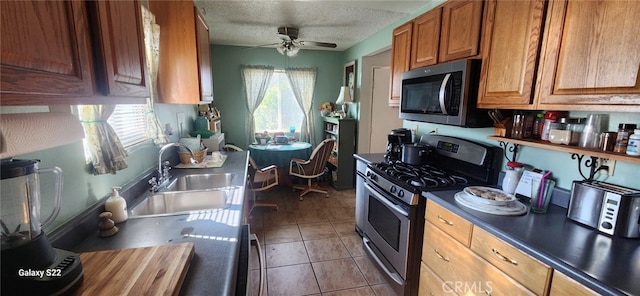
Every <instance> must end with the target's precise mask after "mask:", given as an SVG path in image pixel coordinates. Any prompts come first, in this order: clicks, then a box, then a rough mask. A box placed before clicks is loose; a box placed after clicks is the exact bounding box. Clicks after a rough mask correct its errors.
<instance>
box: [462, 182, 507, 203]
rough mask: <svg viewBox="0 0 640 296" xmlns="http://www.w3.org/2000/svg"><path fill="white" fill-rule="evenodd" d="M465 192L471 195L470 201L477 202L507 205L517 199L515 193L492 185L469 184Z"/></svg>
mask: <svg viewBox="0 0 640 296" xmlns="http://www.w3.org/2000/svg"><path fill="white" fill-rule="evenodd" d="M463 192H464V193H465V194H466V195H467V196H468V197H469V201H471V202H473V203H476V204H486V205H493V206H505V205H509V204H511V203H513V202H514V201H517V198H516V197H515V196H514V195H513V194H509V193H506V192H504V191H502V190H500V189H496V188H491V187H484V186H469V187H466V188H464V190H463Z"/></svg>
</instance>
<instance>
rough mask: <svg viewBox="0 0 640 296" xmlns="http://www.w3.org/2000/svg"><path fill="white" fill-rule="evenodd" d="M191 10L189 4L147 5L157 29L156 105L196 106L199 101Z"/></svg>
mask: <svg viewBox="0 0 640 296" xmlns="http://www.w3.org/2000/svg"><path fill="white" fill-rule="evenodd" d="M193 9H194V5H193V2H192V1H162V0H150V1H149V10H151V13H153V14H154V15H155V16H156V23H157V24H158V25H160V56H159V65H158V101H159V102H160V103H167V104H198V103H199V102H200V101H201V100H202V99H201V96H200V74H199V70H198V63H199V61H198V49H197V41H196V25H195V19H194V12H193Z"/></svg>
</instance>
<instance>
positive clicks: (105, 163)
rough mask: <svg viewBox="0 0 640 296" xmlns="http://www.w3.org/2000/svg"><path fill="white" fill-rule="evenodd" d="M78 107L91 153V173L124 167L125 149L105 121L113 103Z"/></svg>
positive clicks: (113, 107)
mask: <svg viewBox="0 0 640 296" xmlns="http://www.w3.org/2000/svg"><path fill="white" fill-rule="evenodd" d="M79 108H80V122H81V123H82V127H84V133H85V137H86V140H87V144H88V145H89V151H90V154H91V163H92V165H93V174H94V175H102V174H115V173H116V171H119V170H123V169H126V168H127V162H126V161H125V157H127V151H125V150H124V148H123V147H122V144H121V143H120V138H118V136H117V135H116V132H115V131H114V130H113V128H112V127H111V125H110V124H109V123H108V122H107V119H108V118H109V116H111V114H112V113H113V110H114V109H115V105H83V106H80V107H79Z"/></svg>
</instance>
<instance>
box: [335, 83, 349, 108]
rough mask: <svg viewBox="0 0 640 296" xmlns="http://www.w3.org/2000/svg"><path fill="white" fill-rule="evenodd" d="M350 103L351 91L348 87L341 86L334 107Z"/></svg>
mask: <svg viewBox="0 0 640 296" xmlns="http://www.w3.org/2000/svg"><path fill="white" fill-rule="evenodd" d="M351 102H353V98H351V90H350V89H349V87H348V86H341V87H340V94H339V95H338V99H337V100H336V105H344V104H346V103H351Z"/></svg>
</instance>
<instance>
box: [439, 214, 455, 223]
mask: <svg viewBox="0 0 640 296" xmlns="http://www.w3.org/2000/svg"><path fill="white" fill-rule="evenodd" d="M438 220H440V222H442V223H444V224H447V225H449V226H453V222H449V221H447V220H445V219H444V218H442V217H441V216H440V215H438Z"/></svg>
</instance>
